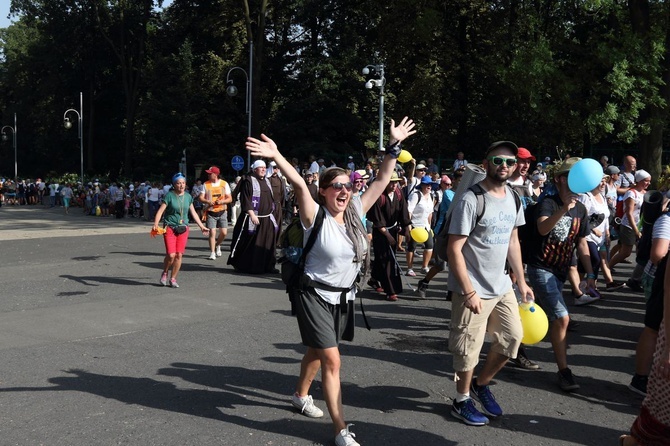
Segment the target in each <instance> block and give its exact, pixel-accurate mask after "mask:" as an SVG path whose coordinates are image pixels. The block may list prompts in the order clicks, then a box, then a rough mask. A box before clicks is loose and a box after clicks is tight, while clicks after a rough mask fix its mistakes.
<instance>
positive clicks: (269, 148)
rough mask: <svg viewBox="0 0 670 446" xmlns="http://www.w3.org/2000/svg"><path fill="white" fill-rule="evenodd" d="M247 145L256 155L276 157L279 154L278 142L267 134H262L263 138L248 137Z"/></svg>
mask: <svg viewBox="0 0 670 446" xmlns="http://www.w3.org/2000/svg"><path fill="white" fill-rule="evenodd" d="M245 145H246V148H247V150H248V151H250V152H251V154H252V155H253V156H256V157H260V158H270V159H274V158H275V156H277V155H278V154H279V150H278V149H277V144H275V142H274V141H273V140H271V139H270V138H268V137H267V136H265V134H261V139H256V138H252V137H251V136H250V137H248V138H247V142H246V144H245Z"/></svg>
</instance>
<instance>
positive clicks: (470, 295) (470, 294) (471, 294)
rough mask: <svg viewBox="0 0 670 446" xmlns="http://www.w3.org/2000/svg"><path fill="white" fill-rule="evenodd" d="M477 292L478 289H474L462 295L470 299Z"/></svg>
mask: <svg viewBox="0 0 670 446" xmlns="http://www.w3.org/2000/svg"><path fill="white" fill-rule="evenodd" d="M475 294H477V290H472V291H470V292H469V293H462V294H461V297H467V298H468V299H470V298H471V297H472V296H474V295H475Z"/></svg>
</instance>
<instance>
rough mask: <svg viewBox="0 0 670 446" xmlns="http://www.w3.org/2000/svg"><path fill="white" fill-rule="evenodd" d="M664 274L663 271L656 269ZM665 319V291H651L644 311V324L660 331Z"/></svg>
mask: <svg viewBox="0 0 670 446" xmlns="http://www.w3.org/2000/svg"><path fill="white" fill-rule="evenodd" d="M656 274H661V275H663V271H658V270H657V271H656ZM662 321H663V292H660V293H659V292H656V293H651V294H650V295H649V300H648V301H647V306H646V309H645V312H644V326H645V327H647V328H651V329H652V330H654V331H658V330H659V329H660V328H661V322H662Z"/></svg>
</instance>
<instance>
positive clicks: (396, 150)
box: [385, 141, 401, 159]
mask: <svg viewBox="0 0 670 446" xmlns="http://www.w3.org/2000/svg"><path fill="white" fill-rule="evenodd" d="M400 150H401V149H400V141H396V142H394V143H393V144H388V145H387V146H386V148H385V152H386V154H387V155H389V156H391V157H392V158H395V159H398V156H399V155H400Z"/></svg>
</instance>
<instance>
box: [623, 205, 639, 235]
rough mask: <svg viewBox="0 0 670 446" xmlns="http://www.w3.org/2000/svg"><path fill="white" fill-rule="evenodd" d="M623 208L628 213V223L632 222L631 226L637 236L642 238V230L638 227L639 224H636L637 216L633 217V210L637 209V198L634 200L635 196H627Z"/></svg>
mask: <svg viewBox="0 0 670 446" xmlns="http://www.w3.org/2000/svg"><path fill="white" fill-rule="evenodd" d="M623 208H624V212H625V213H626V217H628V223H629V224H630V227H631V228H633V231H635V236H636V237H637V238H640V230H639V229H637V225H636V224H635V217H633V210H634V209H635V200H633V197H629V198H626V201H624V203H623Z"/></svg>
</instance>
